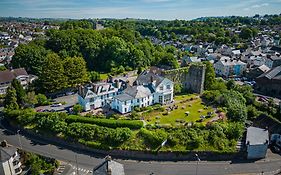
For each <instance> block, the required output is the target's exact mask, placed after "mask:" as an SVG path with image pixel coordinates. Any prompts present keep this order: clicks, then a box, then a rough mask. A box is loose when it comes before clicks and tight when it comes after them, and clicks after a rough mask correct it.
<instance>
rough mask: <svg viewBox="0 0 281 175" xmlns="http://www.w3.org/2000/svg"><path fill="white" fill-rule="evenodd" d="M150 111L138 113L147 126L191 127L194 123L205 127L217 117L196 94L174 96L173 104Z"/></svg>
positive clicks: (214, 110) (212, 109) (210, 107)
mask: <svg viewBox="0 0 281 175" xmlns="http://www.w3.org/2000/svg"><path fill="white" fill-rule="evenodd" d="M152 109H154V110H152ZM152 109H151V108H150V109H148V110H147V111H145V112H140V114H139V115H141V116H143V118H144V120H145V121H146V122H147V123H148V124H152V125H153V124H155V125H159V126H166V127H180V126H184V125H188V124H189V125H192V123H195V122H197V123H202V124H204V125H205V124H206V123H208V122H209V121H210V120H211V119H212V118H214V117H215V116H217V114H216V113H215V112H216V109H215V108H213V107H212V106H207V105H206V104H205V103H204V102H203V101H202V99H201V98H200V97H199V96H198V95H196V94H185V95H178V96H175V98H174V103H173V104H170V105H167V106H163V107H158V108H153V107H152Z"/></svg>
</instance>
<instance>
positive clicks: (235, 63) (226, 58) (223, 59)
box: [220, 57, 246, 66]
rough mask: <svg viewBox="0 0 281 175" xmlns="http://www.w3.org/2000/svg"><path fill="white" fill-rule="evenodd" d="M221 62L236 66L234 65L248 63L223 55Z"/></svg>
mask: <svg viewBox="0 0 281 175" xmlns="http://www.w3.org/2000/svg"><path fill="white" fill-rule="evenodd" d="M220 62H221V63H222V64H223V65H225V66H234V65H246V63H244V62H242V61H240V60H238V61H237V60H233V59H231V58H229V57H222V58H221V59H220Z"/></svg>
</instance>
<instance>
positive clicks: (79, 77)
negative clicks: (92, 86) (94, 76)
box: [63, 57, 89, 87]
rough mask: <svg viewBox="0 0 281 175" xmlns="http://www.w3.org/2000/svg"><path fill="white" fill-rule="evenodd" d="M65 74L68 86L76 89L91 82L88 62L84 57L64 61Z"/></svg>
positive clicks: (69, 58)
mask: <svg viewBox="0 0 281 175" xmlns="http://www.w3.org/2000/svg"><path fill="white" fill-rule="evenodd" d="M63 64H64V74H65V76H66V77H67V80H68V85H69V86H71V87H74V86H76V85H78V84H83V83H84V82H87V81H89V77H88V74H87V68H86V62H85V60H84V59H83V58H82V57H73V58H71V57H67V58H65V59H64V61H63Z"/></svg>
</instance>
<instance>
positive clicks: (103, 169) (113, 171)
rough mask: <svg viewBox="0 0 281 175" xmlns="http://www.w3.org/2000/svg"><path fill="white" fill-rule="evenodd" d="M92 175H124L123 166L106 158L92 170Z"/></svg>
mask: <svg viewBox="0 0 281 175" xmlns="http://www.w3.org/2000/svg"><path fill="white" fill-rule="evenodd" d="M93 175H125V172H124V166H123V165H122V164H121V163H118V162H115V161H113V160H111V158H110V159H107V158H106V159H105V161H104V162H102V163H101V164H100V165H98V166H96V167H95V168H94V170H93Z"/></svg>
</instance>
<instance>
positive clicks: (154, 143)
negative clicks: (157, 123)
mask: <svg viewBox="0 0 281 175" xmlns="http://www.w3.org/2000/svg"><path fill="white" fill-rule="evenodd" d="M139 133H140V135H141V136H142V137H143V138H144V140H145V142H146V144H148V145H150V146H151V147H152V148H156V147H158V146H160V145H161V143H162V142H163V141H164V140H166V139H167V136H168V135H167V133H166V132H165V131H164V130H162V129H157V130H154V131H149V130H147V129H144V128H142V129H141V130H140V132H139Z"/></svg>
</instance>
